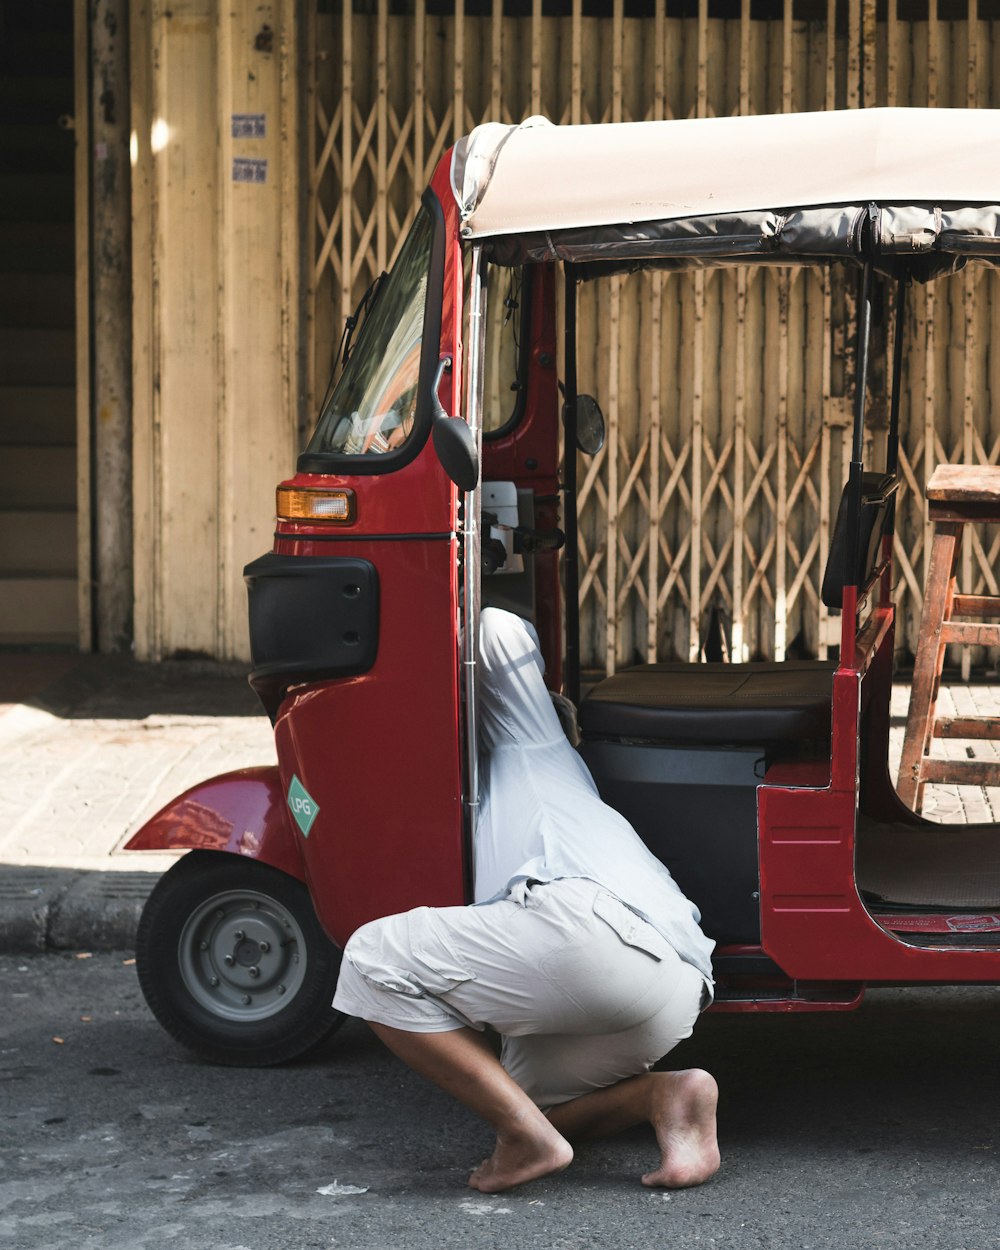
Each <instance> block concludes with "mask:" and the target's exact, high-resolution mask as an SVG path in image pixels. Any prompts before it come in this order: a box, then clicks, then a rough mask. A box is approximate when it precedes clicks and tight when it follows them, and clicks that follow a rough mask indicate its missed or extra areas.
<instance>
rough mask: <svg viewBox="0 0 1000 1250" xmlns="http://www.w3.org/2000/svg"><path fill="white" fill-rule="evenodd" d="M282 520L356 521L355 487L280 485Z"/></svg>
mask: <svg viewBox="0 0 1000 1250" xmlns="http://www.w3.org/2000/svg"><path fill="white" fill-rule="evenodd" d="M276 511H277V513H278V520H279V521H311V522H313V524H315V525H352V524H353V523H354V519H355V517H356V515H357V506H356V500H355V497H354V491H353V490H347V489H346V488H344V487H338V488H337V489H336V490H335V489H333V488H326V487H322V486H279V487H278V489H277V492H276Z"/></svg>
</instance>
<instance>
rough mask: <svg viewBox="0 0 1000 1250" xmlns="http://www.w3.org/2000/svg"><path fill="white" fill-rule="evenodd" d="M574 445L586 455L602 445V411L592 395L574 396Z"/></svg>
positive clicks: (591, 453) (597, 450) (595, 451)
mask: <svg viewBox="0 0 1000 1250" xmlns="http://www.w3.org/2000/svg"><path fill="white" fill-rule="evenodd" d="M576 445H577V447H579V449H580V450H581V451H582V452H583V453H584V455H586V456H596V455H597V453H598V452H599V451H600V450H601V448H602V447H603V446H604V413H603V412H601V406H600V404H599V403H598V402H597V400H596V399H595V398H594V397H593V395H577V397H576Z"/></svg>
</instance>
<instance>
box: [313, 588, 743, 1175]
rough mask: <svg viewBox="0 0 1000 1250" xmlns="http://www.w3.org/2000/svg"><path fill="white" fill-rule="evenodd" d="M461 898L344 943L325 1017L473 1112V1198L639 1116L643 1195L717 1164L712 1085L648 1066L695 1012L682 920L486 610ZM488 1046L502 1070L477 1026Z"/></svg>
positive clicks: (681, 902)
mask: <svg viewBox="0 0 1000 1250" xmlns="http://www.w3.org/2000/svg"><path fill="white" fill-rule="evenodd" d="M480 666H481V686H480V724H479V734H480V745H481V752H482V756H481V793H480V820H479V828H478V831H477V836H476V845H475V847H474V859H475V880H476V887H475V897H476V902H475V903H474V904H473V905H471V906H468V907H443V908H429V907H418V908H416V909H415V910H413V911H410V912H406V913H404V914H401V915H397V916H388V917H385V918H384V919H382V920H376V921H372V922H371V923H370V924H367V925H364V926H363V927H362V928H361V929H359V930H358V931H357V932H356V933H355V934H354V935H353V937H352V938H351V939H350V941H349V942H348V944H347V947H346V949H345V952H344V963H343V968H342V971H341V976H340V982H339V985H338V987H337V994H336V997H335V998H334V1006H335V1007H337V1008H338V1009H339V1010H341V1011H344V1012H347V1013H348V1014H350V1015H356V1016H360V1017H361V1018H362V1019H364V1020H367V1021H368V1022H369V1024H370V1025H371V1026H372V1028H373V1029H374V1031H375V1032H376V1034H377V1035H378V1036H379V1037H380V1038H382V1040H383V1041H384V1042H385V1043H386V1044H387V1045H388V1046H389V1048H390V1049H391V1050H393V1051H394V1052H395V1053H396V1054H397V1055H399V1057H400V1058H402V1059H403V1060H404V1061H405V1062H406V1063H408V1064H409V1065H410V1066H411V1067H412V1068H414V1069H415V1070H416V1071H418V1072H420V1073H422V1074H423V1075H424V1076H426V1077H428V1078H429V1079H430V1080H432V1081H434V1082H435V1083H436V1084H437V1085H439V1086H440V1087H441V1088H442V1089H444V1090H446V1091H447V1092H448V1093H451V1094H453V1095H454V1096H455V1097H457V1098H458V1099H460V1100H461V1101H462V1102H464V1103H465V1104H466V1105H467V1106H469V1107H471V1108H472V1109H473V1110H474V1111H477V1112H478V1113H479V1114H480V1115H482V1116H483V1117H484V1119H486V1120H487V1121H488V1122H489V1123H490V1124H491V1125H492V1126H493V1127H494V1129H495V1130H496V1133H497V1142H496V1148H495V1150H494V1153H493V1155H492V1156H491V1157H490V1158H489V1159H487V1160H486V1161H485V1162H484V1163H483V1164H482V1165H481V1166H480V1167H479V1168H477V1169H476V1170H475V1171H474V1172H473V1173H472V1175H471V1177H470V1179H469V1183H470V1185H472V1186H473V1188H475V1189H479V1190H482V1191H484V1192H487V1193H494V1192H498V1191H500V1190H503V1189H508V1188H510V1186H512V1185H517V1184H520V1183H522V1182H523V1181H527V1180H531V1179H533V1178H535V1177H538V1176H543V1175H545V1174H546V1173H549V1172H554V1171H558V1170H560V1169H561V1168H564V1167H566V1166H567V1165H568V1164H569V1163H570V1161H571V1160H572V1157H573V1150H572V1146H571V1144H570V1143H571V1142H572V1141H582V1140H586V1139H588V1138H593V1137H600V1136H605V1135H608V1134H611V1133H615V1132H618V1131H620V1130H622V1129H625V1128H628V1127H630V1126H631V1125H634V1124H637V1123H640V1122H643V1121H648V1122H650V1123H651V1124H652V1125H653V1127H654V1129H655V1131H656V1136H657V1142H658V1145H659V1149H660V1162H659V1166H658V1167H657V1168H654V1170H653V1171H651V1172H649V1173H647V1174H646V1175H645V1176H644V1177H643V1178H642V1179H643V1182H644V1183H645V1184H647V1185H664V1186H668V1187H681V1186H686V1185H698V1184H701V1183H702V1182H703V1181H706V1180H708V1178H709V1177H710V1176H712V1175H713V1174H714V1173H715V1171H716V1170H717V1168H718V1166H719V1151H718V1145H717V1142H716V1131H715V1107H716V1101H717V1097H718V1091H717V1087H716V1084H715V1081H714V1080H713V1078H712V1077H711V1076H710V1075H709V1074H708V1073H707V1072H702V1071H700V1070H697V1069H692V1070H688V1071H684V1072H651V1071H650V1069H651V1068H652V1066H653V1064H654V1063H656V1061H657V1060H658V1059H660V1058H662V1057H663V1056H664V1055H665V1054H667V1053H668V1052H669V1051H670V1050H671V1049H673V1047H674V1046H676V1045H677V1043H678V1042H679V1041H681V1040H683V1039H684V1038H685V1037H688V1036H689V1035H690V1033H691V1030H692V1028H693V1025H694V1022H695V1020H696V1019H697V1017H698V1015H699V1013H700V1011H701V1010H702V1009H703V1008H704V1007H705V1006H707V1004H708V1003H709V1002H710V1001H711V993H712V991H711V952H712V948H713V945H714V944H713V943H712V942H711V940H710V939H708V938H707V937H705V935H704V934H703V933H702V931H701V929H700V928H699V926H698V919H699V917H698V912H697V910H696V908H695V907H694V905H693V904H692V903H691V902H690V901H689V900H688V899H686V898H685V897H684V895H683V894H682V893H681V891H680V889H679V888H678V886H677V885H676V883H675V882H674V880H673V878H672V877H671V876H670V874H669V872H668V871H667V870H666V868H665V867H664V866H663V865H662V864H661V863H660V862H659V860H657V859H656V858H655V857H654V856H653V855H652V854H651V853H650V852H649V851H648V850H647V849H646V847H645V846H644V845H643V843H642V842H641V840H640V839H639V837H638V835H637V834H636V833H635V831H634V830H633V829H632V827H631V825H629V824H628V822H627V821H626V820H624V818H623V817H621V816H620V815H619V814H618V813H617V812H615V811H614V810H613V809H612V808H610V807H608V806H607V805H606V804H605V803H603V802H602V801H601V799H600V797H599V795H598V793H597V788H596V786H595V785H594V782H593V779H592V778H591V776H590V773H589V772H588V770H587V768H586V765H585V764H584V763H583V761H582V760H581V759H580V757H579V755H577V753H576V751H574V750H573V748H572V746H571V745H570V744H569V742H568V741H567V739H566V737H565V734H564V733H563V731H562V728H561V726H560V723H559V719H558V717H557V715H556V712H555V710H554V708H553V706H552V702H551V699H550V698H549V694H548V691H547V690H546V687H545V684H544V681H543V664H542V658H541V655H540V653H539V650H538V646H537V639H536V638H535V636H534V631H533V630H531V627H530V626H528V625H526V624H525V622H524V621H522V620H520V619H519V618H518V617H515V616H512V615H511V614H510V613H507V612H501V611H499V610H498V609H495V608H487V609H485V610H484V611H483V613H482V621H481V633H480ZM487 1025H488V1026H490V1027H491V1028H493V1029H495V1030H496V1031H497V1032H498V1033H499V1034H500V1035H501V1038H502V1049H501V1055H500V1059H499V1061H498V1060H497V1058H496V1057H495V1055H494V1053H493V1050H492V1048H491V1046H490V1045H489V1042H488V1040H487V1039H486V1037H485V1036H484V1033H483V1030H484V1028H485V1027H486V1026H487Z"/></svg>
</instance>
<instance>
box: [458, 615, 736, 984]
mask: <svg viewBox="0 0 1000 1250" xmlns="http://www.w3.org/2000/svg"><path fill="white" fill-rule="evenodd" d="M479 657H480V668H481V680H480V689H479V737H480V747H481V752H482V755H481V765H480V778H481V782H480V816H479V826H478V832H477V835H476V846H475V856H474V858H475V900H476V902H477V903H479V902H490V901H492V900H494V899H496V898H502V897H505V896H507V895H510V896H512V897H514V898H517V897H518V896H519V895H521V896H523V892H524V889H525V883H526V882H528V881H554V880H556V879H557V878H560V877H586V878H588V879H589V880H591V881H596V882H597V883H598V884H599V885H601V886H603V887H604V888H605V889H606V890H610V891H611V893H612V894H615V895H617V897H618V898H619V899H621V901H622V902H623V903H625V904H626V906H628V907H630V908H631V909H632V910H633V911H635V912H636V913H637V914H638V915H640V916H642V917H643V919H645V920H648V921H649V923H650V924H651V925H652V926H653V927H654V928H655V929H656V930H657V932H659V933H660V934H661V935H662V936H663V937H664V938H666V940H667V941H668V942H669V943H670V945H671V946H672V947H673V948H674V950H675V951H676V952H677V954H678V955H679V956H680V957H681V959H683V960H684V961H685V962H686V963H689V964H692V965H693V966H694V967H695V968H697V969H698V970H699V971H700V972H701V973H702V974H703V975H704V976H705V977H706V978H707V979H708V980H709V981H710V980H711V976H712V961H711V956H712V950H713V949H714V947H715V943H714V942H713V941H712V940H711V939H710V938H707V937H706V936H705V934H704V933H703V932H702V931H701V928H700V926H699V923H698V922H699V920H700V919H701V917H700V915H699V913H698V909H697V908H696V907H695V905H694V904H693V903H692V902H691V901H690V899H688V898H686V897H685V895H684V894H683V893H682V892H681V890H680V888H679V887H678V885H677V883H676V882H675V881H674V879H673V877H671V875H670V873H669V872H668V871H667V869H666V868H665V867H664V866H663V864H661V863H660V861H659V860H658V859H657V858H656V857H655V856H654V855H653V854H652V853H651V852H650V851H649V850H648V849H647V848H646V846H645V845H644V843H643V842H642V840H641V839H640V838H639V835H638V834H637V833H636V832H635V830H634V829H633V828H632V826H631V825H630V824H629V823H628V821H627V820H625V818H624V817H623V816H621V815H619V814H618V812H616V811H614V810H613V809H612V808H610V807H608V805H607V804H606V803H604V802H603V800H602V799H601V797H600V795H599V794H598V792H597V787H596V786H595V785H594V780H593V778H592V777H591V775H590V772H589V770H588V769H587V766H586V764H584V762H583V760H582V759H581V758H580V756H579V755H578V754H577V753H576V751H575V750H574V749H573V747H572V746H571V745H570V743H569V741H568V740H567V738H566V736H565V734H564V733H563V730H562V726H561V725H560V722H559V718H558V716H557V714H556V711H555V709H554V707H553V706H552V701H551V699H550V698H549V694H548V691H547V689H546V687H545V682H544V681H543V676H542V675H543V671H544V668H543V662H542V657H541V653H540V652H539V650H538V645H537V637H536V636H535V633H534V630H533V629H532V628H531V626H530V625H528V624H526V622H524V621H522V620H521V619H520V617H517V616H514V615H512V614H511V613H509V612H503V611H501V610H500V609H498V608H485V609H484V610H483V613H482V617H481V628H480V652H479Z"/></svg>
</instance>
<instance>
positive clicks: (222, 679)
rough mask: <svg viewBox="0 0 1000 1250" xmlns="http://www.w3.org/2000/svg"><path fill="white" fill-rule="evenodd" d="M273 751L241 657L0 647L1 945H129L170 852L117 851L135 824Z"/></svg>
mask: <svg viewBox="0 0 1000 1250" xmlns="http://www.w3.org/2000/svg"><path fill="white" fill-rule="evenodd" d="M274 760H275V753H274V739H273V736H272V732H271V726H270V724H269V723H268V720H267V717H266V716H265V715H264V713H263V711H262V709H261V708H260V705H259V703H258V702H257V699H256V696H255V695H254V693H253V691H252V690H251V689H250V688H249V686H248V685H247V681H246V668H245V667H244V666H236V665H220V664H214V663H207V662H198V661H192V662H181V661H173V662H167V663H164V664H156V665H153V664H138V663H136V662H135V661H133V660H130V659H128V658H124V657H117V656H115V657H109V656H73V655H57V654H51V655H44V654H28V655H19V654H15V653H0V777H2V785H0V951H8V952H11V951H31V950H36V951H37V950H45V949H47V948H54V949H63V950H110V949H129V948H131V947H132V946H133V944H134V942H135V928H136V924H137V921H138V917H139V913H140V912H141V910H142V906H143V904H144V902H145V900H146V898H147V896H148V894H149V892H150V890H151V889H152V888H153V886H154V885H155V884H156V882H157V880H158V879H159V876H160V874H161V873H162V872H163V871H164V870H165V869H167V868H168V867H169V866H170V865H171V864H172V863H173V862H174V860H175V859H176V858H177V856H175V855H158V854H152V853H130V852H127V851H123V850H122V847H123V846H124V844H125V843H126V842H127V841H128V840H129V838H130V837H131V835H132V834H133V832H134V831H135V830H136V829H137V828H138V827H139V826H140V825H141V824H142V823H143V822H144V821H146V820H147V819H148V818H149V817H150V816H152V815H153V813H154V812H156V811H157V810H158V809H159V808H160V807H162V806H163V805H164V804H165V803H166V802H168V801H169V800H170V799H172V798H173V797H174V796H175V795H177V794H179V793H180V792H181V791H183V790H185V789H187V788H188V787H189V786H192V785H194V784H195V783H196V782H199V781H202V780H204V779H205V778H207V777H211V776H213V775H215V774H217V773H224V772H228V771H230V770H231V769H234V768H245V767H248V766H250V765H255V764H269V763H273V762H274Z"/></svg>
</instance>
